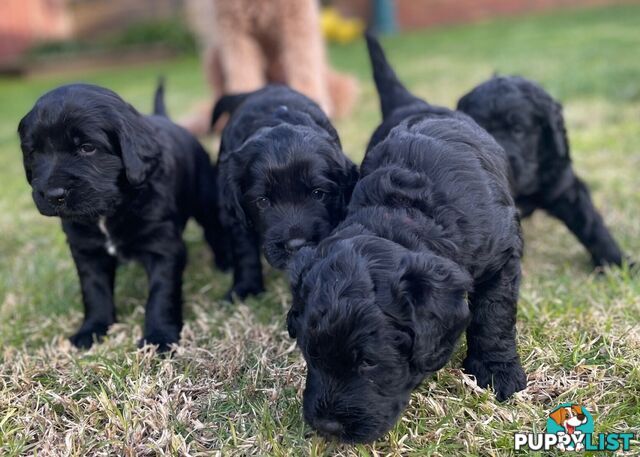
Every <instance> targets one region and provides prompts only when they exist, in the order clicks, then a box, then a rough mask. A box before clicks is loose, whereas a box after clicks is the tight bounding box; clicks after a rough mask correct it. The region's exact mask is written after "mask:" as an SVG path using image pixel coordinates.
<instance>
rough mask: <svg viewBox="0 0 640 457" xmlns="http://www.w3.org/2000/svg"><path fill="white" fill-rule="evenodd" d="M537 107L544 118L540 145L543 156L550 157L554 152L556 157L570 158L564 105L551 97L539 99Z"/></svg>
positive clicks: (546, 96)
mask: <svg viewBox="0 0 640 457" xmlns="http://www.w3.org/2000/svg"><path fill="white" fill-rule="evenodd" d="M536 100H537V105H538V108H539V109H540V111H541V117H542V140H541V143H540V148H541V149H543V150H542V151H540V153H541V155H540V156H539V157H548V155H549V152H551V151H553V156H554V157H562V158H569V141H568V140H567V129H566V128H565V125H564V116H563V115H562V105H561V104H560V103H558V102H556V101H555V100H553V99H552V98H551V97H550V96H548V95H546V94H545V96H544V97H537V99H536Z"/></svg>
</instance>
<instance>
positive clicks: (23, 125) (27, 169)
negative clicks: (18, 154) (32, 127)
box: [18, 111, 33, 184]
mask: <svg viewBox="0 0 640 457" xmlns="http://www.w3.org/2000/svg"><path fill="white" fill-rule="evenodd" d="M32 113H33V111H29V113H27V115H26V116H25V117H23V118H22V119H21V120H20V123H19V124H18V135H19V136H20V149H22V165H23V166H24V173H25V175H26V177H27V182H28V183H29V184H31V181H32V179H33V173H32V171H31V156H32V154H33V153H32V151H31V150H30V149H31V148H30V146H29V145H28V144H27V142H26V136H27V132H26V130H27V126H28V125H29V124H30V122H31V117H32Z"/></svg>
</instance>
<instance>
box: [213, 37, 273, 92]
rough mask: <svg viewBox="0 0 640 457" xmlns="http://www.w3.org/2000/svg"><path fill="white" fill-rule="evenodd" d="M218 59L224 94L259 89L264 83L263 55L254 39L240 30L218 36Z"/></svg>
mask: <svg viewBox="0 0 640 457" xmlns="http://www.w3.org/2000/svg"><path fill="white" fill-rule="evenodd" d="M220 35H221V36H220V47H219V56H220V57H219V58H220V63H221V67H222V72H221V74H222V80H223V81H224V88H223V93H219V94H216V97H220V96H222V95H224V94H235V93H239V92H250V91H253V90H257V89H260V88H261V87H262V86H264V85H265V84H266V83H267V81H266V76H265V69H264V55H263V53H262V50H261V49H260V45H259V44H258V42H257V41H256V39H255V38H254V37H253V36H251V35H250V34H248V33H244V32H243V31H242V30H233V31H232V33H221V34H220Z"/></svg>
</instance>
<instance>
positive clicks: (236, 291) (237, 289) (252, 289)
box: [224, 283, 264, 302]
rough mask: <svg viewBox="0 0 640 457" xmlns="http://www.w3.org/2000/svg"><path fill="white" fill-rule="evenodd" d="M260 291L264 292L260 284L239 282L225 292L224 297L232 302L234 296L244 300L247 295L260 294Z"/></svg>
mask: <svg viewBox="0 0 640 457" xmlns="http://www.w3.org/2000/svg"><path fill="white" fill-rule="evenodd" d="M262 292H264V287H263V286H262V284H253V283H246V284H245V283H239V284H235V285H234V286H233V287H232V288H231V289H229V291H228V292H227V293H226V294H225V296H224V299H225V300H226V301H228V302H233V300H234V298H238V299H239V300H244V299H245V298H247V297H248V296H249V295H260V294H261V293H262Z"/></svg>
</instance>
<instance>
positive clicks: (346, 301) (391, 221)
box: [288, 36, 526, 442]
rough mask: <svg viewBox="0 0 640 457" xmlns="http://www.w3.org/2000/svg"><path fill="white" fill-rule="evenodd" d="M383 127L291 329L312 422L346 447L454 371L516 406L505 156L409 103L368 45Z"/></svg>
mask: <svg viewBox="0 0 640 457" xmlns="http://www.w3.org/2000/svg"><path fill="white" fill-rule="evenodd" d="M367 43H368V46H369V53H370V57H371V62H372V66H373V73H374V78H375V81H376V86H377V88H378V92H379V94H380V99H381V104H382V111H383V122H382V124H381V125H380V127H379V128H378V129H377V130H376V132H375V134H374V135H373V138H372V140H371V142H370V145H369V148H368V151H367V154H366V156H365V159H364V161H363V163H362V166H361V178H360V181H359V182H358V183H357V185H356V187H355V189H354V191H353V195H352V198H351V202H350V204H349V207H348V214H347V217H346V219H345V220H344V222H342V223H341V224H340V225H338V227H337V228H336V229H335V231H334V232H333V233H332V235H331V236H329V237H328V238H326V239H325V240H324V241H322V242H321V243H320V244H319V245H318V246H317V247H316V248H304V249H302V250H300V252H298V253H297V254H296V255H295V256H294V258H293V259H292V261H291V264H290V278H291V286H292V291H293V304H292V308H291V310H290V311H289V315H288V328H289V333H290V335H291V336H292V337H295V338H296V339H297V344H298V347H299V348H300V349H301V351H302V353H303V355H304V358H305V360H306V362H307V369H308V372H307V383H306V388H305V391H304V401H303V403H304V415H305V419H306V421H307V422H308V423H309V424H310V425H311V426H312V427H314V428H315V429H317V430H318V431H319V432H321V433H322V434H325V435H329V436H332V437H337V438H338V439H340V440H343V441H348V442H369V441H372V440H374V439H377V438H379V437H381V436H382V435H383V434H384V433H385V432H386V431H387V430H388V429H389V428H391V427H392V426H393V424H394V423H395V421H396V419H397V417H398V416H399V414H401V412H402V410H403V409H404V407H405V406H406V404H407V403H408V400H409V396H410V393H411V391H412V390H413V389H414V388H415V387H416V386H418V385H419V384H420V382H421V381H422V380H423V379H424V378H425V376H428V375H430V374H432V373H434V372H436V371H437V370H439V369H440V368H442V367H443V366H444V365H445V364H446V363H447V361H448V360H449V359H450V357H451V355H452V353H453V350H454V348H455V346H456V342H457V341H458V339H459V337H460V335H461V333H462V332H463V331H464V330H465V329H466V334H467V343H468V349H467V357H466V360H465V361H464V367H465V369H466V370H467V372H469V373H471V374H473V375H474V376H475V377H476V379H477V381H478V384H479V385H481V386H483V387H484V386H488V385H492V386H493V388H494V390H495V392H496V397H497V398H498V399H499V400H505V399H506V398H508V397H510V396H511V395H512V394H513V393H514V392H516V391H519V390H522V389H524V388H525V386H526V377H525V374H524V371H523V369H522V367H521V365H520V360H519V357H518V354H517V351H516V329H515V323H516V304H517V300H518V288H519V283H520V256H521V250H522V241H521V234H520V225H519V221H518V216H517V211H516V208H515V205H514V203H513V200H512V198H511V196H510V194H509V188H508V182H507V177H506V157H505V154H504V151H503V150H502V148H501V147H500V146H499V145H498V144H497V143H496V142H495V140H493V138H491V136H490V135H489V134H487V133H486V132H485V131H484V130H483V129H482V128H480V127H479V126H478V125H477V124H476V123H475V122H474V121H473V120H472V119H471V118H469V117H468V116H466V115H464V114H462V113H458V112H454V111H450V110H447V109H445V108H440V107H434V106H431V105H429V104H427V103H426V102H424V101H422V100H420V99H418V98H416V97H414V96H413V95H411V94H410V93H409V92H408V91H407V90H406V89H405V88H404V87H403V86H402V84H401V83H400V82H399V81H398V80H397V78H396V76H395V74H394V72H393V70H392V69H391V68H390V67H389V64H388V63H387V61H386V59H385V57H384V54H383V51H382V49H381V48H380V45H379V43H378V42H377V41H376V40H375V39H374V38H373V37H370V36H369V37H367Z"/></svg>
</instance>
